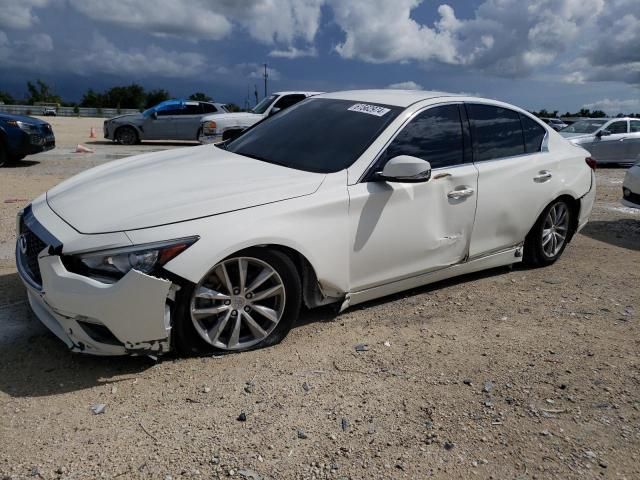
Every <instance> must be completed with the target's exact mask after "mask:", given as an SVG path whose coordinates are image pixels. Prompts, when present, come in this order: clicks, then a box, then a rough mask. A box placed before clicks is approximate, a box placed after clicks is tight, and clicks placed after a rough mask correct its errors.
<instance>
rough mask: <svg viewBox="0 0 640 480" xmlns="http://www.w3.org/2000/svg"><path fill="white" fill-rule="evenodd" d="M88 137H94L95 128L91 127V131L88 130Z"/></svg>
mask: <svg viewBox="0 0 640 480" xmlns="http://www.w3.org/2000/svg"><path fill="white" fill-rule="evenodd" d="M89 138H96V129H95V128H93V127H91V131H90V132H89Z"/></svg>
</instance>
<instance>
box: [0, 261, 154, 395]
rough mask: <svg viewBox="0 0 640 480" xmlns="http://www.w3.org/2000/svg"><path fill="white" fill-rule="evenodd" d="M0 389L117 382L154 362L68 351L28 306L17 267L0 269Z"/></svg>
mask: <svg viewBox="0 0 640 480" xmlns="http://www.w3.org/2000/svg"><path fill="white" fill-rule="evenodd" d="M0 287H1V288H2V292H0V391H1V392H3V393H5V394H7V395H9V396H11V397H42V396H48V395H57V394H61V393H66V392H72V391H76V390H83V389H86V388H91V387H95V386H99V385H106V384H110V383H118V382H121V381H124V380H130V379H131V378H133V377H135V376H136V375H139V374H140V373H142V372H144V371H145V370H147V369H148V368H150V367H152V366H153V365H154V364H155V362H154V361H153V360H152V359H150V358H148V357H111V358H105V357H92V356H89V355H80V354H72V353H71V352H69V350H68V349H67V348H66V346H65V345H64V344H63V343H62V342H61V341H60V340H59V339H58V338H57V337H55V336H54V335H53V334H52V333H51V332H49V330H47V329H46V328H45V327H44V326H43V325H42V324H41V323H40V321H39V320H38V319H37V318H36V317H35V315H34V314H33V313H31V310H30V308H29V305H28V302H27V297H26V292H25V290H24V286H23V285H22V282H21V280H20V278H19V277H18V274H17V273H12V274H8V275H0Z"/></svg>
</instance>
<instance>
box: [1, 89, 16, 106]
mask: <svg viewBox="0 0 640 480" xmlns="http://www.w3.org/2000/svg"><path fill="white" fill-rule="evenodd" d="M0 102H2V103H5V104H7V105H12V104H15V103H16V99H15V98H13V97H12V96H11V95H10V94H9V93H7V92H5V91H3V90H0Z"/></svg>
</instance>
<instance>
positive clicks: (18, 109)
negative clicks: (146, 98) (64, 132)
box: [0, 104, 138, 118]
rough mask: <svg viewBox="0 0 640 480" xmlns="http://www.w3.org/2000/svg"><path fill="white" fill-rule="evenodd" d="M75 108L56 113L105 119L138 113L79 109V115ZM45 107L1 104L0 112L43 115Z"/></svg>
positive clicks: (57, 109)
mask: <svg viewBox="0 0 640 480" xmlns="http://www.w3.org/2000/svg"><path fill="white" fill-rule="evenodd" d="M73 108H74V107H58V108H56V112H57V114H58V116H60V117H104V118H111V117H115V116H116V115H124V114H126V113H138V110H135V109H131V108H120V109H117V108H85V107H79V108H78V113H75V112H74V111H73ZM44 109H45V107H42V106H39V105H3V104H0V112H4V113H12V114H14V115H42V112H43V111H44Z"/></svg>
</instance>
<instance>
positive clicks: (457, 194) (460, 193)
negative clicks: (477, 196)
mask: <svg viewBox="0 0 640 480" xmlns="http://www.w3.org/2000/svg"><path fill="white" fill-rule="evenodd" d="M474 192H475V190H474V189H473V188H469V187H466V188H463V189H461V190H452V191H450V192H449V193H447V197H449V198H451V199H453V200H459V199H461V198H466V197H470V196H471V195H473V193H474Z"/></svg>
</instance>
